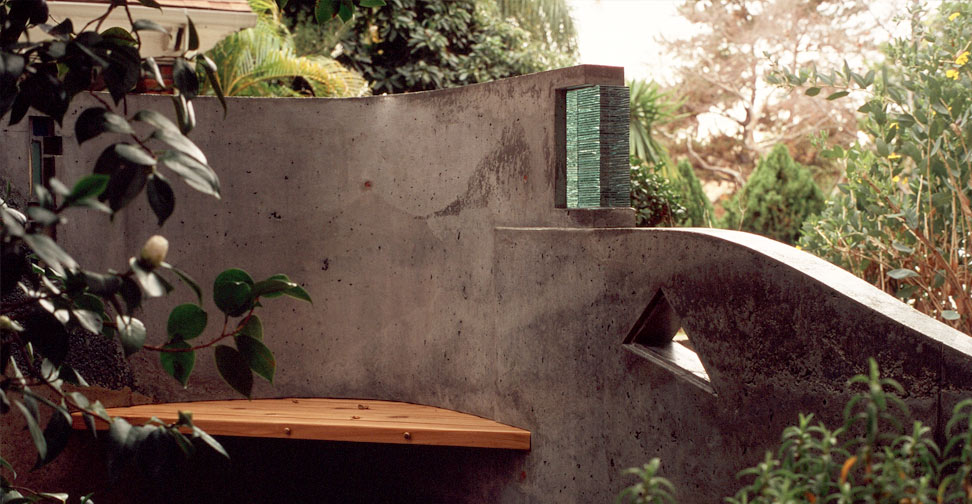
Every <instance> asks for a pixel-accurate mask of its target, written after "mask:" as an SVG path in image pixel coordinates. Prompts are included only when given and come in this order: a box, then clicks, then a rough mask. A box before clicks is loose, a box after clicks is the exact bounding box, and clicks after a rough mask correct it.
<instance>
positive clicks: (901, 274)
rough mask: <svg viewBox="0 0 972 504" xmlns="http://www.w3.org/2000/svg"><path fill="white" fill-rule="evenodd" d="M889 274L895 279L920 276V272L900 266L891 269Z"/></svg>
mask: <svg viewBox="0 0 972 504" xmlns="http://www.w3.org/2000/svg"><path fill="white" fill-rule="evenodd" d="M888 276H889V277H891V278H893V279H895V280H901V279H903V278H910V277H916V276H918V273H916V272H914V271H913V270H910V269H907V268H899V269H893V270H891V271H889V272H888Z"/></svg>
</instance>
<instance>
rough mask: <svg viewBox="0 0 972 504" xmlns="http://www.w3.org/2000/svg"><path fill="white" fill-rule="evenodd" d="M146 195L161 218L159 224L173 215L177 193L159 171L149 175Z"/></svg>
mask: <svg viewBox="0 0 972 504" xmlns="http://www.w3.org/2000/svg"><path fill="white" fill-rule="evenodd" d="M145 195H146V196H147V197H148V201H149V206H150V207H152V211H153V212H155V216H156V217H158V219H159V226H161V225H162V224H164V223H165V220H166V219H168V218H169V216H171V215H172V212H173V211H174V210H175V193H174V192H173V191H172V186H170V185H169V183H168V182H167V181H166V180H165V179H164V178H162V176H161V175H159V174H158V173H153V174H152V175H149V179H148V183H147V184H146V186H145Z"/></svg>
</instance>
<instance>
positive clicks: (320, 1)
mask: <svg viewBox="0 0 972 504" xmlns="http://www.w3.org/2000/svg"><path fill="white" fill-rule="evenodd" d="M337 1H338V0H317V5H316V6H315V7H314V18H315V19H317V24H321V25H322V24H324V23H326V22H328V21H330V20H331V18H333V17H334V15H335V14H337V11H336V10H334V4H335V3H337Z"/></svg>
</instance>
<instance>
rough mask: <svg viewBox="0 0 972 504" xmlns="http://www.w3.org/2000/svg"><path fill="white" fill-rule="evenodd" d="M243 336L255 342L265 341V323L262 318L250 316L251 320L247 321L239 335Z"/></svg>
mask: <svg viewBox="0 0 972 504" xmlns="http://www.w3.org/2000/svg"><path fill="white" fill-rule="evenodd" d="M237 334H238V335H241V336H247V337H249V338H253V339H255V340H262V339H263V322H261V321H260V317H258V316H256V315H250V318H248V319H246V324H244V325H243V327H240V330H239V332H238V333H237Z"/></svg>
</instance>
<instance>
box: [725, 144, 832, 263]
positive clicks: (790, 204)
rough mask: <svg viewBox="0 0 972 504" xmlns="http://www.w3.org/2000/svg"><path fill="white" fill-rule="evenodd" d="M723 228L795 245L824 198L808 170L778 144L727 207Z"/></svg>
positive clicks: (819, 209)
mask: <svg viewBox="0 0 972 504" xmlns="http://www.w3.org/2000/svg"><path fill="white" fill-rule="evenodd" d="M724 208H725V209H726V214H725V217H724V219H725V220H724V226H725V227H728V228H731V229H741V230H743V231H749V232H752V233H757V234H761V235H764V236H768V237H770V238H773V239H775V240H779V241H781V242H784V243H790V244H792V243H796V241H797V239H799V237H800V228H801V227H802V225H803V221H804V220H806V219H807V218H808V217H810V216H811V215H813V214H816V213H819V212H820V211H821V210H823V208H824V196H823V193H822V192H821V191H820V188H819V187H818V186H817V183H816V182H814V181H813V174H812V173H811V172H810V170H809V169H807V167H805V166H803V165H801V164H800V163H797V162H796V161H794V160H793V158H791V157H790V153H789V151H787V148H786V146H785V145H782V144H779V145H777V146H776V147H774V148H773V150H772V151H771V152H770V153H769V155H767V156H766V157H764V158H763V159H761V160H760V161H759V164H758V165H757V166H756V169H755V170H754V171H753V173H752V175H750V176H749V180H747V181H746V184H745V185H744V186H743V187H742V189H740V191H739V192H738V193H737V194H736V195H734V196H733V197H732V198H730V199H729V201H728V202H727V203H726V204H725V205H724Z"/></svg>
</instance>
